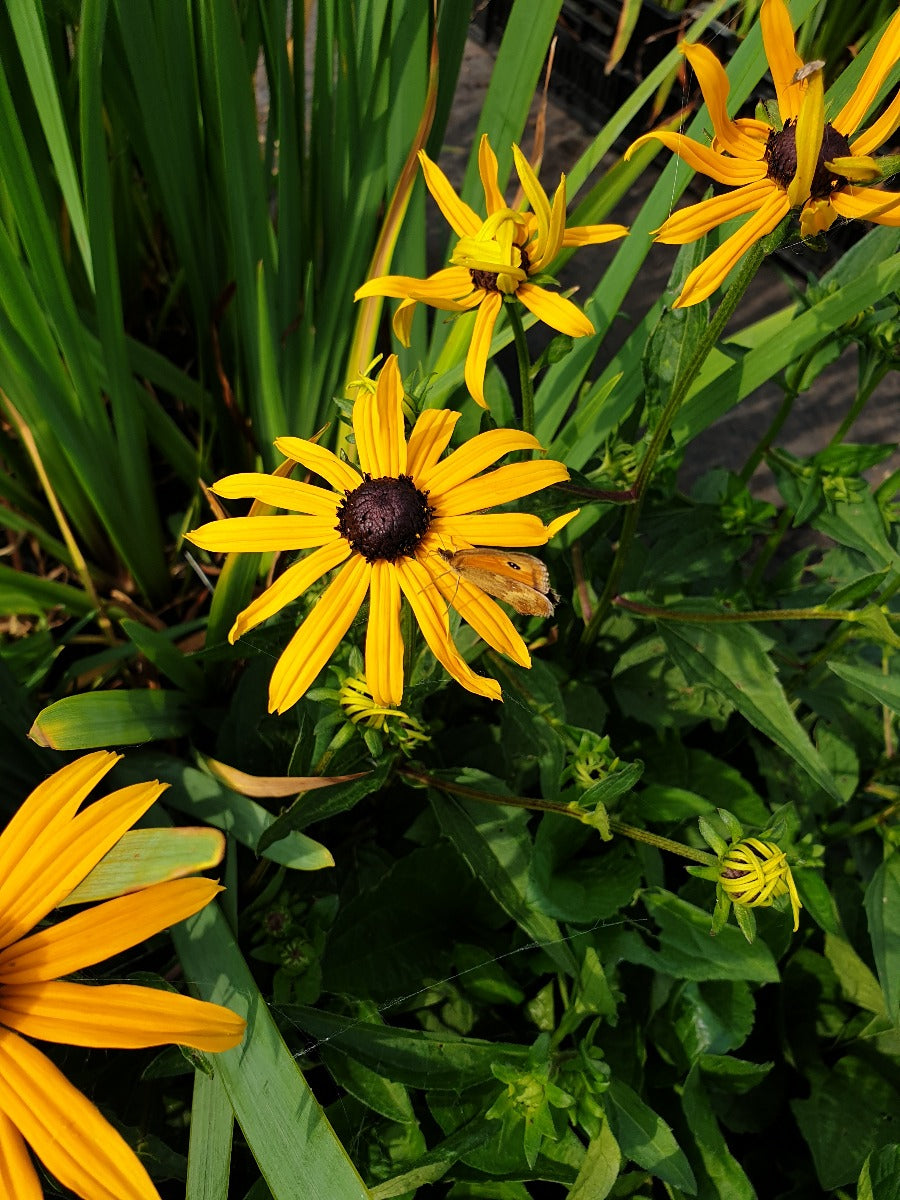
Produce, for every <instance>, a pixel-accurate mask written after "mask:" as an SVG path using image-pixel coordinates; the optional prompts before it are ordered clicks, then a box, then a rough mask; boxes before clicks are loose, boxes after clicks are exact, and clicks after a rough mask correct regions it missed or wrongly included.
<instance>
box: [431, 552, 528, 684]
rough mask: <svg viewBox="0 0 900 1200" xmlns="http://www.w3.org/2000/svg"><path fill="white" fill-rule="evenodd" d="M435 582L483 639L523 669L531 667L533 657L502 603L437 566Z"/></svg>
mask: <svg viewBox="0 0 900 1200" xmlns="http://www.w3.org/2000/svg"><path fill="white" fill-rule="evenodd" d="M435 567H436V573H435V577H434V578H435V583H436V585H437V587H438V590H439V591H440V592H441V594H442V595H443V596H444V597H445V599H447V600H449V602H450V603H451V604H452V605H453V607H454V608H455V609H456V611H457V612H458V613H459V615H460V616H461V617H462V619H463V620H464V621H465V622H467V624H469V625H471V626H472V628H473V629H474V630H475V632H476V633H477V634H478V636H479V637H480V638H482V639H483V640H484V641H485V642H487V644H488V645H489V646H493V648H494V649H495V650H499V651H500V653H501V654H505V655H507V657H509V658H511V659H512V660H513V662H516V663H518V664H519V666H520V667H530V666H531V655H530V654H529V653H528V647H527V646H526V645H525V643H524V642H523V641H522V637H521V635H520V634H519V632H518V630H517V629H516V627H515V626H514V625H513V623H512V621H511V620H510V619H509V617H508V616H507V615H506V613H505V612H504V611H503V609H502V608H500V606H499V605H498V604H495V603H494V601H493V600H491V599H490V597H488V596H486V595H485V593H484V592H483V591H482V590H481V588H477V587H475V586H474V585H473V584H471V583H469V582H468V580H466V579H463V578H462V577H461V576H459V575H456V574H455V573H453V572H448V571H441V565H440V563H436V564H435Z"/></svg>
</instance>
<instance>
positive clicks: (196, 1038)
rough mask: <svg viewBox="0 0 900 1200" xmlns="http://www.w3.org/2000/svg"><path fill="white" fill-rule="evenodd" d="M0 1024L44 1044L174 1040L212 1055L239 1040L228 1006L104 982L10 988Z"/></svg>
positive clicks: (2, 998) (1, 998) (132, 1044)
mask: <svg viewBox="0 0 900 1200" xmlns="http://www.w3.org/2000/svg"><path fill="white" fill-rule="evenodd" d="M0 1023H2V1024H3V1025H4V1026H5V1027H6V1028H7V1029H14V1030H15V1031H16V1032H17V1033H21V1034H25V1035H26V1036H27V1037H33V1038H38V1039H39V1040H41V1041H44V1042H60V1043H62V1044H63V1045H67V1046H98V1047H99V1046H102V1047H105V1048H107V1049H121V1050H139V1049H141V1048H143V1047H145V1046H162V1045H165V1044H166V1043H167V1042H177V1043H178V1044H179V1045H183V1046H193V1047H194V1049H196V1050H206V1051H207V1052H208V1053H210V1054H218V1053H220V1052H221V1051H222V1050H230V1049H231V1048H232V1047H233V1046H236V1045H237V1044H238V1043H239V1042H240V1040H241V1038H243V1036H244V1028H245V1022H244V1019H243V1018H242V1017H239V1016H238V1015H237V1014H236V1013H233V1012H232V1011H231V1009H230V1008H223V1006H222V1005H221V1004H210V1003H209V1002H208V1001H206V1000H194V999H193V997H191V996H180V995H178V994H177V993H176V992H164V991H161V990H160V989H158V988H149V987H139V986H136V985H134V984H130V983H108V984H105V985H103V986H102V987H89V986H88V985H87V984H84V983H69V982H67V981H64V980H58V979H56V980H48V981H47V982H45V983H23V984H12V985H11V986H9V987H4V988H3V991H2V993H0Z"/></svg>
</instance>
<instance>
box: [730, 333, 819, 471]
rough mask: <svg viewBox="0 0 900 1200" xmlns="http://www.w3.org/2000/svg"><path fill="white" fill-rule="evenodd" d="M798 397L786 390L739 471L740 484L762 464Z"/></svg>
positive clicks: (790, 390) (793, 392)
mask: <svg viewBox="0 0 900 1200" xmlns="http://www.w3.org/2000/svg"><path fill="white" fill-rule="evenodd" d="M816 349H818V347H816ZM798 395H799V392H796V391H795V390H794V389H793V388H788V389H787V391H786V392H785V393H784V399H783V400H782V401H781V404H780V405H779V407H778V412H777V413H776V414H775V416H774V417H773V418H772V422H771V424H770V425H769V428H768V429H767V430H766V432H765V433H764V434H763V435H762V437H761V438H760V439H759V441H758V442H757V444H756V446H755V448H754V450H753V453H752V454H751V455H750V457H749V458H748V459H747V461H746V462H745V463H744V466H743V468H742V469H741V472H740V475H739V476H738V478H739V479H740V480H741V482H742V483H747V482H749V480H750V476H751V475H752V474H753V472H754V471H755V470H756V468H757V467H758V466H759V464H760V463H761V462H762V460H763V458H764V457H765V453H766V451H767V450H768V449H769V447H770V446H771V445H772V443H773V442H774V441H775V439H776V438H777V437H778V435H779V433H781V429H782V426H783V425H784V423H785V421H786V420H787V419H788V417H789V416H790V415H791V409H792V408H793V407H794V401H795V400H796V399H797V396H798Z"/></svg>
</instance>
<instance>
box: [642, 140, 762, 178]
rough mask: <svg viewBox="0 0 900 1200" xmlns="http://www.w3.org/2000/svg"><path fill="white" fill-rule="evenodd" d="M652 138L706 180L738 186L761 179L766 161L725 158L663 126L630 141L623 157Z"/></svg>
mask: <svg viewBox="0 0 900 1200" xmlns="http://www.w3.org/2000/svg"><path fill="white" fill-rule="evenodd" d="M652 139H655V140H656V141H658V142H662V144H663V145H664V146H668V148H669V149H670V150H674V151H675V153H676V154H677V155H678V156H679V158H683V159H684V161H685V162H686V163H687V164H688V166H689V167H693V169H694V170H695V171H700V172H702V173H703V174H704V175H708V176H709V178H710V179H715V180H716V181H717V182H718V183H727V184H728V185H729V186H731V187H740V186H741V185H742V184H745V183H754V182H755V181H756V180H757V179H764V178H765V174H766V164H765V163H764V162H761V161H751V160H750V159H741V158H726V156H725V155H724V154H717V153H716V151H715V150H711V149H710V148H709V147H708V146H702V145H701V144H700V143H699V142H695V141H694V139H693V138H689V137H685V135H684V134H683V133H672V132H670V131H668V130H666V129H660V130H657V131H656V132H655V133H645V134H644V135H643V137H639V138H638V139H637V141H636V142H632V144H631V145H630V146H629V147H628V149H627V150H626V151H625V157H626V159H627V158H629V157H630V156H631V155H632V154H633V153H634V152H635V151H636V150H637V149H638V148H639V147H641V146H643V145H644V144H645V143H646V142H648V141H651V140H652Z"/></svg>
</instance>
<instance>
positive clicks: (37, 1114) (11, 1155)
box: [0, 751, 244, 1200]
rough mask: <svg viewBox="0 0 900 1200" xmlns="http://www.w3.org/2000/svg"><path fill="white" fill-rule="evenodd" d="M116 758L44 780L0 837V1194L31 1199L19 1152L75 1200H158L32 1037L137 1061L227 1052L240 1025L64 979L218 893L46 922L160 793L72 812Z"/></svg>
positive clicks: (152, 790)
mask: <svg viewBox="0 0 900 1200" xmlns="http://www.w3.org/2000/svg"><path fill="white" fill-rule="evenodd" d="M118 759H119V755H117V754H111V753H109V752H107V751H99V752H97V753H94V754H87V755H85V756H84V757H82V758H79V759H77V760H76V761H75V762H72V763H69V765H68V766H65V767H63V768H62V770H60V771H57V772H56V774H55V775H51V776H50V778H49V779H47V780H46V781H45V782H44V783H41V784H40V785H39V786H38V787H37V788H35V790H34V791H33V792H32V793H31V795H30V796H29V797H28V798H27V800H25V802H24V803H23V804H22V806H21V807H20V808H19V810H18V811H17V812H16V814H15V816H14V817H13V819H12V820H11V821H10V823H9V825H7V827H6V829H5V830H4V832H3V834H2V836H0V1195H3V1196H8V1197H15V1200H39V1198H40V1196H41V1195H42V1192H41V1185H40V1183H39V1181H38V1176H37V1173H36V1171H35V1168H34V1165H33V1164H32V1161H31V1156H30V1154H29V1149H28V1148H29V1147H30V1148H31V1150H32V1151H33V1152H34V1154H36V1155H37V1157H38V1158H39V1159H40V1160H41V1162H42V1163H43V1164H44V1166H45V1167H46V1168H47V1170H48V1171H50V1173H51V1174H52V1175H54V1176H55V1177H56V1178H57V1179H58V1180H59V1181H60V1183H62V1184H63V1185H64V1186H65V1187H67V1188H70V1189H71V1190H72V1191H73V1192H74V1193H75V1194H76V1195H77V1196H81V1197H83V1198H84V1200H108V1198H109V1197H113V1196H115V1197H117V1198H120V1200H158V1194H157V1191H156V1188H155V1187H154V1186H153V1184H152V1183H151V1181H150V1177H149V1175H148V1174H147V1172H146V1170H145V1168H144V1166H143V1165H142V1163H141V1162H140V1160H139V1159H138V1158H137V1156H136V1155H135V1153H134V1152H133V1150H132V1149H131V1148H130V1147H129V1146H128V1145H127V1143H126V1142H125V1141H124V1139H123V1138H122V1137H121V1135H120V1134H119V1133H118V1132H117V1131H116V1130H115V1129H114V1128H113V1127H112V1125H110V1124H109V1122H108V1121H107V1120H106V1118H105V1117H104V1116H102V1115H101V1113H100V1112H99V1110H98V1109H97V1108H95V1107H94V1105H93V1104H92V1103H91V1102H90V1101H89V1100H88V1099H87V1097H86V1096H84V1095H82V1093H81V1092H79V1091H78V1089H77V1088H75V1087H74V1086H73V1085H72V1084H71V1083H69V1081H68V1080H67V1079H66V1077H65V1076H64V1075H63V1073H62V1072H61V1071H60V1070H59V1068H58V1067H57V1066H56V1065H55V1064H54V1063H53V1062H52V1061H51V1060H50V1059H49V1058H48V1057H47V1056H46V1055H45V1054H43V1053H42V1052H41V1051H40V1050H38V1048H37V1047H36V1046H33V1045H32V1044H31V1041H30V1040H26V1039H31V1038H36V1039H38V1040H39V1041H46V1042H54V1043H56V1044H61V1045H68V1046H96V1047H107V1048H111V1047H120V1048H128V1049H135V1048H138V1047H143V1046H159V1045H163V1044H165V1043H167V1042H179V1043H183V1044H185V1045H188V1046H193V1047H195V1048H196V1049H198V1050H205V1051H219V1050H227V1049H229V1048H230V1047H232V1046H236V1045H237V1044H238V1042H240V1040H241V1038H242V1037H243V1033H244V1021H243V1019H242V1018H241V1017H238V1016H236V1015H235V1014H234V1013H232V1012H230V1011H229V1010H228V1009H227V1008H222V1007H221V1006H220V1005H218V1004H209V1003H207V1002H206V1001H202V1000H194V999H193V998H191V997H190V996H181V995H177V994H175V993H172V992H166V991H159V990H157V989H155V988H148V987H139V986H135V985H132V984H126V983H113V984H104V985H102V986H98V987H93V986H89V985H87V984H85V983H75V982H70V981H67V980H63V979H62V978H61V977H62V976H64V975H71V974H72V973H73V972H75V971H83V970H84V969H85V968H87V967H91V966H93V965H94V964H96V963H98V962H102V961H103V959H105V958H109V957H110V956H111V955H114V954H119V953H120V952H121V951H123V950H127V949H129V948H130V947H132V946H135V945H137V944H138V943H139V942H141V941H143V940H144V939H145V938H149V937H152V936H153V935H154V934H156V933H159V932H160V930H162V929H166V928H167V927H168V926H170V925H174V924H176V923H177V922H179V921H183V920H184V919H185V918H186V917H190V916H192V915H193V914H194V913H196V912H199V910H200V909H201V908H203V907H204V906H205V905H207V904H208V903H209V902H210V900H212V899H213V898H214V896H215V895H216V893H217V892H219V891H221V888H220V887H219V885H218V884H217V883H216V882H215V881H214V880H212V879H200V878H197V879H177V880H173V881H171V882H166V883H160V884H155V885H153V886H151V887H145V888H142V889H140V890H139V891H136V892H133V893H131V894H129V895H123V896H119V897H116V898H114V899H112V900H107V901H105V902H104V903H102V904H96V905H94V906H93V907H92V908H87V909H84V910H82V911H81V912H79V913H77V914H76V915H75V916H72V917H68V918H67V919H66V920H63V921H60V922H58V923H57V924H54V925H50V926H44V925H43V922H44V920H45V918H46V917H47V916H48V915H49V914H50V913H51V912H52V911H53V909H54V908H55V907H56V906H57V905H58V904H59V903H60V902H61V901H63V900H64V899H65V898H66V897H67V896H68V895H69V893H70V892H71V891H72V890H73V889H74V888H75V887H76V886H77V885H78V884H79V883H80V882H81V881H82V880H83V879H84V877H85V876H86V875H88V873H89V872H90V871H91V870H92V869H93V868H94V867H95V866H96V865H97V863H98V862H99V861H100V859H101V858H102V857H103V855H104V854H106V853H107V851H108V850H110V849H111V848H112V847H113V846H114V845H115V843H116V842H117V841H118V839H119V838H120V837H121V836H122V834H123V833H125V831H126V830H128V829H129V828H130V827H131V826H132V825H133V824H134V822H135V821H136V820H137V819H138V818H139V817H140V816H142V815H143V814H144V813H145V812H146V811H147V810H148V809H149V808H150V806H151V804H153V802H154V801H155V800H156V799H157V798H158V797H159V795H160V794H161V793H162V792H163V791H164V788H165V785H164V784H160V783H155V782H154V783H140V784H133V785H131V786H130V787H125V788H121V789H120V790H118V791H115V792H112V793H111V794H110V795H108V796H106V797H104V798H103V799H102V800H97V801H95V802H94V803H93V804H90V805H88V806H87V807H86V808H84V809H82V811H79V809H81V808H82V805H83V804H84V801H85V800H86V799H87V797H88V795H89V793H90V792H91V790H92V789H93V788H94V787H96V786H97V784H98V783H99V782H100V781H101V780H102V779H103V777H104V775H106V773H107V772H108V771H109V770H111V768H112V767H113V766H115V764H116V762H117V761H118Z"/></svg>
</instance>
